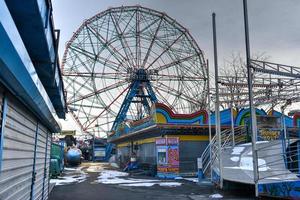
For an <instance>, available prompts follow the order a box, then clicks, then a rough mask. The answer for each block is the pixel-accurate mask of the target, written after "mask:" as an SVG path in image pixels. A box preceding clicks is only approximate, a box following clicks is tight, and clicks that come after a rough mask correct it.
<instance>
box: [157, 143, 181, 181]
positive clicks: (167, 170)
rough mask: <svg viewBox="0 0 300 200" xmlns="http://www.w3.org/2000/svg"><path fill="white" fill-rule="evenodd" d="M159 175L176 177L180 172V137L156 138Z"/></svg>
mask: <svg viewBox="0 0 300 200" xmlns="http://www.w3.org/2000/svg"><path fill="white" fill-rule="evenodd" d="M155 144H156V152H157V156H156V158H157V176H158V177H160V178H175V177H176V176H178V174H179V138H178V137H165V138H156V141H155Z"/></svg>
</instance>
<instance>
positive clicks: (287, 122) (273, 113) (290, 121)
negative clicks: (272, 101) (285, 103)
mask: <svg viewBox="0 0 300 200" xmlns="http://www.w3.org/2000/svg"><path fill="white" fill-rule="evenodd" d="M299 114H300V113H299ZM268 115H269V116H275V117H281V112H278V111H276V110H269V111H268ZM299 117H300V115H299ZM284 120H285V125H286V127H293V126H294V125H293V118H292V117H289V116H287V115H284Z"/></svg>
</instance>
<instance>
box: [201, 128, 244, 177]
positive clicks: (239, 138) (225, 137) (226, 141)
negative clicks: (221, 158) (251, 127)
mask: <svg viewBox="0 0 300 200" xmlns="http://www.w3.org/2000/svg"><path fill="white" fill-rule="evenodd" d="M245 135H246V129H245V127H244V126H238V127H235V129H234V136H235V144H240V143H244V142H245V141H246V140H245V139H246V138H245V137H244V136H245ZM243 137H244V138H243ZM232 138H233V137H232V131H231V129H226V130H223V131H222V132H221V148H222V149H224V148H225V147H228V146H231V147H232V146H233V142H232ZM210 150H211V158H210ZM217 152H218V145H217V137H216V135H214V136H213V137H212V139H211V141H210V143H209V144H208V145H207V147H206V148H205V149H204V151H203V153H202V155H201V160H202V170H203V173H204V174H207V173H208V172H209V170H210V168H211V167H210V166H211V164H212V163H214V162H215V161H216V160H218V153H217Z"/></svg>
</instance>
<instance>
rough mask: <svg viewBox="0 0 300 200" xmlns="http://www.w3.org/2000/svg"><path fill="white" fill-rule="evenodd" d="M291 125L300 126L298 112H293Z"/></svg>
mask: <svg viewBox="0 0 300 200" xmlns="http://www.w3.org/2000/svg"><path fill="white" fill-rule="evenodd" d="M293 125H294V126H295V127H300V112H297V113H295V114H294V117H293Z"/></svg>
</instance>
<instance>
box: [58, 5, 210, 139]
mask: <svg viewBox="0 0 300 200" xmlns="http://www.w3.org/2000/svg"><path fill="white" fill-rule="evenodd" d="M62 74H63V80H64V84H65V90H66V93H67V105H68V109H69V111H70V113H71V114H72V115H73V117H74V119H75V120H76V121H77V123H78V124H79V125H80V127H81V129H82V130H83V131H84V132H91V133H98V134H99V133H107V132H109V131H111V130H112V129H115V127H116V123H117V122H119V121H120V120H125V119H128V120H138V119H141V118H143V117H145V116H147V115H148V114H149V107H151V105H152V104H153V103H155V102H160V103H164V104H166V105H167V106H169V107H170V108H172V109H173V111H174V112H177V113H190V112H193V111H196V110H199V109H202V108H204V107H205V103H206V97H207V92H206V84H207V82H206V79H207V76H208V75H207V69H206V65H205V61H204V57H203V54H202V51H201V50H200V48H199V47H198V45H197V43H196V42H195V40H194V39H193V37H192V36H191V35H190V34H189V32H188V30H187V29H186V28H184V27H183V26H181V25H180V24H179V23H178V22H176V21H175V20H174V19H172V18H170V17H169V16H167V15H166V14H165V13H162V12H158V11H155V10H152V9H148V8H144V7H141V6H126V7H125V6H124V7H117V8H110V9H108V10H106V11H104V12H101V13H99V14H97V15H95V16H93V17H92V18H90V19H88V20H86V21H84V22H83V24H82V25H81V26H80V27H79V28H78V30H77V31H76V32H75V33H74V35H73V36H72V38H71V39H70V41H69V42H68V43H67V45H66V50H65V53H64V57H63V62H62Z"/></svg>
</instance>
